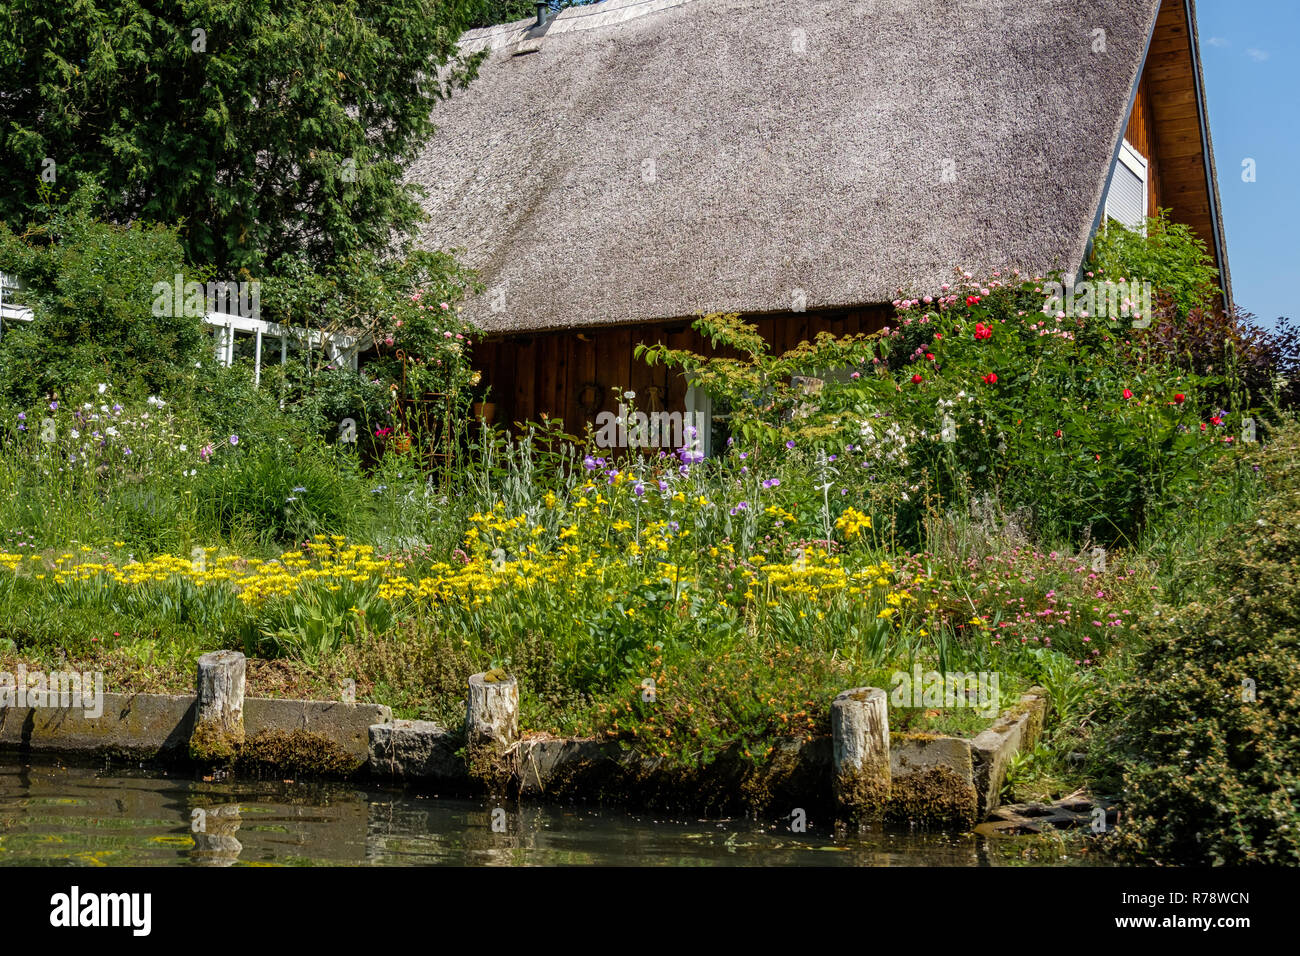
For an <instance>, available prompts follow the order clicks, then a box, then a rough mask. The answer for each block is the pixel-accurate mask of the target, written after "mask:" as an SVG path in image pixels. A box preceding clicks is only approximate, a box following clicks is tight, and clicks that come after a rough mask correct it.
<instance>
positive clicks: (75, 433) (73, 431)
mask: <svg viewBox="0 0 1300 956" xmlns="http://www.w3.org/2000/svg"><path fill="white" fill-rule="evenodd" d="M68 434H69V435H71V436H72V437H73V438H80V437H81V432H79V431H77V430H76V429H75V428H74V429H72V430H71V431H69V432H68Z"/></svg>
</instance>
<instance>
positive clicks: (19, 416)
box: [18, 412, 27, 422]
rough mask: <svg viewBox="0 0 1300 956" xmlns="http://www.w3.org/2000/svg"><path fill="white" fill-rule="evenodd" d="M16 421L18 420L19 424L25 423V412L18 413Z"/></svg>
mask: <svg viewBox="0 0 1300 956" xmlns="http://www.w3.org/2000/svg"><path fill="white" fill-rule="evenodd" d="M18 420H19V421H20V422H25V421H27V413H26V412H19V413H18Z"/></svg>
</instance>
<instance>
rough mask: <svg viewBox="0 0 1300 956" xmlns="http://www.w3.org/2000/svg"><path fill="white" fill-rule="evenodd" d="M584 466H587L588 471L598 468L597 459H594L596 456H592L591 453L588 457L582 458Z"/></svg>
mask: <svg viewBox="0 0 1300 956" xmlns="http://www.w3.org/2000/svg"><path fill="white" fill-rule="evenodd" d="M582 467H583V468H586V469H587V470H588V471H595V470H596V459H594V458H592V457H591V456H590V455H588V456H587V457H586V458H584V459H582Z"/></svg>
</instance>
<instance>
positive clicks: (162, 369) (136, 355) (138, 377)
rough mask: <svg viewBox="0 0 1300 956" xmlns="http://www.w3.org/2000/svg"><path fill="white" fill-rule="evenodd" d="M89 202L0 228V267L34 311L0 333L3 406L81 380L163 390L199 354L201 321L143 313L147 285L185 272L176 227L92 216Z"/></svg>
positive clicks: (87, 198) (81, 197)
mask: <svg viewBox="0 0 1300 956" xmlns="http://www.w3.org/2000/svg"><path fill="white" fill-rule="evenodd" d="M93 198H94V194H93V193H92V192H82V193H79V194H78V195H77V196H76V197H74V198H73V199H72V200H71V201H70V202H69V203H67V204H66V205H63V206H57V207H56V206H53V205H47V206H46V207H45V211H44V214H43V215H42V217H41V221H38V222H35V223H33V224H31V225H30V226H28V228H27V229H26V231H24V232H23V233H21V234H17V233H14V232H13V231H11V230H10V229H9V228H8V227H6V226H5V225H3V224H0V269H3V270H4V271H5V272H6V273H9V274H12V275H16V276H17V277H18V278H19V279H21V280H22V281H23V282H24V284H25V285H26V286H27V289H26V290H25V292H24V296H25V297H26V299H27V302H28V304H30V305H31V306H32V308H33V310H34V312H35V317H34V319H33V321H32V322H30V323H27V324H24V325H18V326H15V325H12V324H11V325H8V326H7V327H6V328H5V330H4V337H3V339H0V399H7V400H8V401H9V402H10V403H11V404H13V405H17V406H26V405H29V404H32V403H34V402H36V401H37V400H38V399H40V398H41V397H42V396H44V395H47V394H49V393H51V392H53V391H55V390H62V389H66V388H69V387H71V386H73V385H74V384H76V383H79V382H84V381H86V380H96V381H102V382H123V383H125V382H139V383H141V384H142V386H143V387H144V388H145V389H147V390H148V391H150V392H159V391H163V390H166V389H169V388H172V387H174V386H175V385H177V384H178V383H179V382H180V381H182V380H183V378H184V375H185V374H186V372H187V370H188V369H189V368H190V367H191V366H192V365H193V363H194V361H195V360H196V359H197V358H198V357H199V353H200V351H201V349H202V345H203V342H204V335H203V328H202V323H201V320H199V319H198V318H195V317H193V316H189V317H187V316H183V315H182V316H178V317H170V316H157V315H154V314H153V308H152V305H153V301H154V296H153V284H154V283H155V282H158V281H166V282H171V281H172V277H173V276H174V275H175V274H176V273H178V272H183V271H185V270H184V267H183V262H184V258H183V256H182V253H181V244H180V239H179V236H178V233H177V231H176V230H175V229H173V228H171V227H168V226H162V225H147V224H144V223H139V222H137V223H134V224H133V225H131V226H118V225H113V224H110V223H105V222H100V221H98V220H96V219H94V218H93V217H92V216H91V214H90V213H89V211H88V209H89V207H90V205H91V203H92V202H93Z"/></svg>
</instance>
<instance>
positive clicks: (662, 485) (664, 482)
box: [659, 480, 668, 491]
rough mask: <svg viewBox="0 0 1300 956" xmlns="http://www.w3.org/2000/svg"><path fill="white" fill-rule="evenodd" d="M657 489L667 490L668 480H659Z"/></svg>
mask: <svg viewBox="0 0 1300 956" xmlns="http://www.w3.org/2000/svg"><path fill="white" fill-rule="evenodd" d="M659 490H660V491H667V490H668V482H666V481H662V480H661V481H660V482H659Z"/></svg>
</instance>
